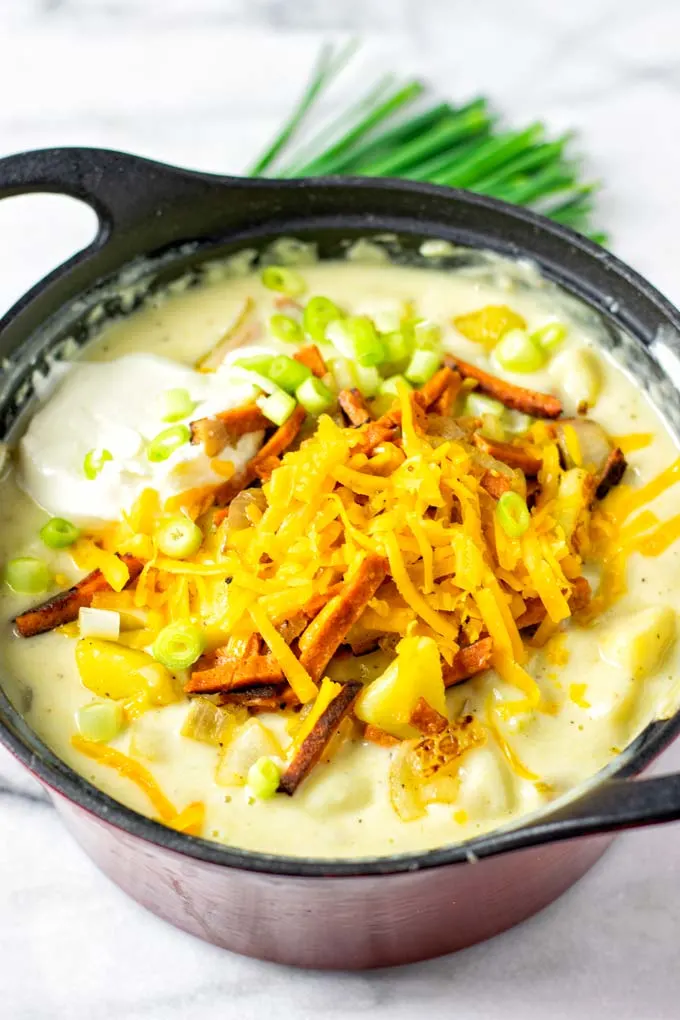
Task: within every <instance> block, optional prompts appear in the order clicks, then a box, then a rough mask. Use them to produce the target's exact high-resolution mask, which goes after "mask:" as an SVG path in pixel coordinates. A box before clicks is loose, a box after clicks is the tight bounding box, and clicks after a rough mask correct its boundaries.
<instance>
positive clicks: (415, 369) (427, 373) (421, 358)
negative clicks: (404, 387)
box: [404, 350, 442, 386]
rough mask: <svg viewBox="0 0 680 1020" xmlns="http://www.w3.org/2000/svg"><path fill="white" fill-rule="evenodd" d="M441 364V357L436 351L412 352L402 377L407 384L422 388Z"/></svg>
mask: <svg viewBox="0 0 680 1020" xmlns="http://www.w3.org/2000/svg"><path fill="white" fill-rule="evenodd" d="M441 362H442V359H441V355H440V354H438V353H437V352H436V351H422V350H417V351H414V352H413V356H412V358H411V360H410V361H409V363H408V368H407V369H406V371H405V372H404V375H405V376H406V378H407V379H408V381H409V382H411V383H413V384H414V385H416V386H422V385H423V383H426V382H427V380H428V379H431V378H432V376H433V375H434V373H435V372H436V371H437V369H438V368H439V366H440V365H441Z"/></svg>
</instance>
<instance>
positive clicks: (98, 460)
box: [83, 450, 113, 482]
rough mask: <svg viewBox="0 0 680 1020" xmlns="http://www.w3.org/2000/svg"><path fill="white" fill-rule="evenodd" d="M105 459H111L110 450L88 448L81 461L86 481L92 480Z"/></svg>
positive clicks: (104, 462)
mask: <svg viewBox="0 0 680 1020" xmlns="http://www.w3.org/2000/svg"><path fill="white" fill-rule="evenodd" d="M107 460H113V454H112V453H111V451H110V450H88V452H87V453H86V454H85V460H84V461H83V472H84V474H85V477H86V478H87V479H88V481H90V482H93V481H94V479H95V478H96V477H97V475H98V474H99V472H100V471H101V469H102V468H103V467H104V465H105V464H106V462H107Z"/></svg>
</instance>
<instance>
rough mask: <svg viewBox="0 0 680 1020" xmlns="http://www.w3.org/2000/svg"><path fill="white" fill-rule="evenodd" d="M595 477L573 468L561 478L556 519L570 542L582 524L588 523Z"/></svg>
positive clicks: (582, 469)
mask: <svg viewBox="0 0 680 1020" xmlns="http://www.w3.org/2000/svg"><path fill="white" fill-rule="evenodd" d="M593 489H594V484H593V475H592V474H590V473H589V472H588V471H586V470H584V468H571V470H570V471H565V472H564V474H563V475H562V476H561V477H560V480H559V485H558V488H557V499H556V501H555V519H556V520H557V523H558V524H560V525H561V527H562V528H563V530H564V534H565V537H566V539H567V541H569V540H570V539H571V537H572V535H573V534H574V532H575V531H576V528H577V526H578V524H579V522H581V523H584V524H585V523H587V520H588V516H589V507H590V503H591V501H592V498H593Z"/></svg>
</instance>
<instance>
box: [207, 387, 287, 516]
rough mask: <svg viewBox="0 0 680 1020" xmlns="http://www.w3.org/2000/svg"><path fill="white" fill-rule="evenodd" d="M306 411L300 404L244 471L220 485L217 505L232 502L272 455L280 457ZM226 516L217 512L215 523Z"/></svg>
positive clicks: (250, 483) (217, 493) (250, 482)
mask: <svg viewBox="0 0 680 1020" xmlns="http://www.w3.org/2000/svg"><path fill="white" fill-rule="evenodd" d="M306 413H307V412H306V411H305V409H304V407H302V406H301V405H300V404H298V406H297V407H296V408H295V410H294V411H293V413H292V414H291V416H290V418H289V419H288V421H286V422H284V423H283V425H280V426H279V428H278V429H277V430H276V432H274V434H273V435H272V436H270V437H269V439H268V440H267V442H266V443H265V444H264V446H263V447H262V448H261V449H260V450H259V451H258V452H257V453H256V454H255V456H254V457H253V458H252V459H251V460H249V461H248V463H247V464H246V466H245V468H244V469H243V471H240V472H239V473H238V474H237V475H235V476H234V477H233V478H230V479H229V481H227V482H225V483H224V485H220V486H219V488H218V489H217V491H216V493H215V503H216V505H217V506H220V507H226V506H228V505H229V503H231V501H232V499H234V497H235V496H238V494H239V492H242V491H243V489H246V488H247V487H248V486H249V485H252V483H253V482H254V481H255V479H256V478H257V477H258V473H259V471H260V470H262V468H263V466H264V465H266V464H267V462H268V461H270V460H271V458H272V457H279V456H280V455H281V454H282V453H283V452H284V451H285V450H286V449H287V448H288V447H289V446H290V444H291V443H292V442H293V440H294V439H295V437H296V436H297V434H298V432H299V431H300V428H301V427H302V423H303V421H304V420H305V415H306ZM225 517H226V512H224V513H221V514H215V524H220V523H221V521H223V520H224V518H225Z"/></svg>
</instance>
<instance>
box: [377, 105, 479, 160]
mask: <svg viewBox="0 0 680 1020" xmlns="http://www.w3.org/2000/svg"><path fill="white" fill-rule="evenodd" d="M488 123H489V118H488V115H487V114H486V112H485V109H484V103H483V102H481V101H480V102H479V103H478V104H474V105H473V106H472V107H471V108H470V109H467V110H464V111H461V113H460V114H457V115H454V116H452V117H451V118H447V119H446V120H444V121H442V122H441V123H439V124H435V125H434V127H433V128H431V129H430V131H427V132H425V134H423V135H421V136H420V137H419V138H415V139H414V140H413V141H412V142H410V143H408V144H407V145H404V146H402V147H401V148H400V149H398V150H397V151H396V152H392V153H390V154H389V155H388V156H384V157H383V158H382V159H378V160H376V161H375V163H372V164H371V165H370V167H367V168H365V169H364V173H365V174H367V175H369V176H371V177H394V176H396V175H397V174H399V173H400V172H401V171H402V170H405V169H407V168H408V167H409V166H413V165H414V164H417V163H418V161H419V160H422V159H423V158H424V157H425V156H431V155H432V154H433V153H436V152H439V151H440V150H441V148H442V147H443V146H444V145H452V144H453V143H454V142H458V141H460V140H461V139H463V138H468V137H469V136H470V135H471V134H476V133H477V132H478V131H481V130H483V129H484V128H485V127H486V126H487V124H488Z"/></svg>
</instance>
